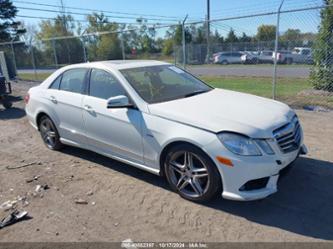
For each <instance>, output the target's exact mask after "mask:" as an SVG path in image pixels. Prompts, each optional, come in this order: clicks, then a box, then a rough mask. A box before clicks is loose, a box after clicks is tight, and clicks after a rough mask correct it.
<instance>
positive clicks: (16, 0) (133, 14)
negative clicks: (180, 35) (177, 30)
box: [13, 0, 179, 20]
mask: <svg viewBox="0 0 333 249" xmlns="http://www.w3.org/2000/svg"><path fill="white" fill-rule="evenodd" d="M13 2H16V3H22V4H31V5H37V6H46V7H54V8H61V6H60V5H53V4H44V3H35V2H29V1H19V0H14V1H13ZM66 8H67V9H73V10H84V11H93V12H104V13H110V14H123V15H131V16H151V17H162V18H168V19H175V18H176V19H177V20H178V19H179V17H175V16H163V15H152V14H139V13H128V12H119V11H109V10H100V9H89V8H79V7H70V6H66Z"/></svg>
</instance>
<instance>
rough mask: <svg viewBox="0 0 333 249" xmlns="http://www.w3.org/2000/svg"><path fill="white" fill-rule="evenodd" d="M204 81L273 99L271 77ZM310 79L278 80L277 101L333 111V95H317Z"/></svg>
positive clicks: (209, 79) (222, 78)
mask: <svg viewBox="0 0 333 249" xmlns="http://www.w3.org/2000/svg"><path fill="white" fill-rule="evenodd" d="M200 78H201V79H202V80H203V81H205V82H206V83H208V84H209V85H211V86H213V87H216V88H224V89H229V90H234V91H239V92H245V93H250V94H254V95H258V96H262V97H268V98H271V97H272V78H270V77H225V76H201V77H200ZM312 91H313V93H314V92H315V91H314V90H313V88H312V85H311V83H310V82H309V80H308V79H303V78H292V79H291V78H278V79H277V82H276V99H277V100H280V101H282V102H285V103H287V104H289V105H291V106H293V107H297V108H302V107H304V106H306V105H320V106H324V107H327V108H330V109H333V95H331V96H324V95H315V94H311V93H312Z"/></svg>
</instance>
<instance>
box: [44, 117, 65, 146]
mask: <svg viewBox="0 0 333 249" xmlns="http://www.w3.org/2000/svg"><path fill="white" fill-rule="evenodd" d="M38 128H39V132H40V135H41V137H42V139H43V141H44V144H45V145H46V147H47V148H49V149H50V150H60V149H62V148H63V144H62V143H61V142H60V136H59V133H58V130H57V128H56V126H55V125H54V123H53V122H52V120H51V119H50V118H49V117H48V116H43V117H41V119H40V122H39V127H38Z"/></svg>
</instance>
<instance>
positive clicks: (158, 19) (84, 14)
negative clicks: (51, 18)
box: [16, 6, 179, 21]
mask: <svg viewBox="0 0 333 249" xmlns="http://www.w3.org/2000/svg"><path fill="white" fill-rule="evenodd" d="M16 8H18V9H23V10H33V11H41V12H51V13H60V14H61V13H63V12H61V11H59V10H51V9H39V8H30V7H20V6H17V7H16ZM66 14H70V15H81V16H87V15H89V14H91V13H81V12H72V11H66ZM105 17H109V18H118V19H139V18H140V17H126V16H109V15H105ZM141 18H143V19H146V20H154V21H162V20H164V21H179V20H178V19H162V18H144V17H141Z"/></svg>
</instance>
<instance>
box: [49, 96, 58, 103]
mask: <svg viewBox="0 0 333 249" xmlns="http://www.w3.org/2000/svg"><path fill="white" fill-rule="evenodd" d="M50 100H51V101H52V102H53V103H55V104H56V103H57V99H56V98H55V97H54V96H50Z"/></svg>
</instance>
